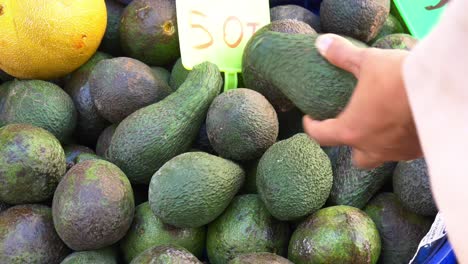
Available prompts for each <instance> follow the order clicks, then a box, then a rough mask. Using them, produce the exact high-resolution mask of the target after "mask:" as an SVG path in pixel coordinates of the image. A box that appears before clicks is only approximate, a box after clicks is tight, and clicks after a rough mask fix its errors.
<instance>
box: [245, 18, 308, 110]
mask: <svg viewBox="0 0 468 264" xmlns="http://www.w3.org/2000/svg"><path fill="white" fill-rule="evenodd" d="M268 31H272V32H282V33H285V34H310V35H316V32H315V30H313V29H312V28H311V27H310V26H309V25H307V24H306V23H304V22H301V21H297V20H291V19H287V20H277V21H273V22H272V23H271V24H269V25H267V26H265V27H263V28H261V29H260V30H259V31H258V32H257V33H256V34H255V36H259V35H260V36H261V35H262V34H263V32H268ZM246 51H247V49H246ZM253 60H255V57H252V58H251V57H250V55H249V54H246V53H245V52H244V58H243V62H242V64H243V65H242V76H243V80H244V84H245V85H246V87H247V88H249V89H253V90H255V91H257V92H259V93H261V94H262V95H263V96H265V97H266V98H267V99H268V101H269V102H270V103H271V104H272V105H273V107H274V108H275V109H276V111H278V112H285V111H288V110H290V109H292V108H293V107H294V104H293V103H292V102H291V101H290V100H289V99H288V98H287V97H286V96H285V95H284V94H283V92H282V91H281V89H280V87H278V85H277V84H276V83H274V82H272V81H271V80H270V79H269V78H265V76H264V73H263V72H260V71H259V69H258V68H257V67H256V66H255V65H253Z"/></svg>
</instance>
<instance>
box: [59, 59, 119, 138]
mask: <svg viewBox="0 0 468 264" xmlns="http://www.w3.org/2000/svg"><path fill="white" fill-rule="evenodd" d="M109 58H111V56H110V55H108V54H106V53H102V52H96V54H94V55H93V57H91V59H89V60H88V62H86V63H85V64H84V65H83V66H81V67H80V68H79V69H78V70H76V71H75V72H73V73H72V74H71V77H70V79H69V80H68V81H67V82H66V85H65V88H64V90H65V92H67V93H68V94H69V95H70V96H71V98H72V100H73V103H74V104H75V107H76V110H77V114H78V117H77V124H76V129H75V133H74V136H75V138H76V139H77V140H78V142H79V143H81V144H84V145H87V146H90V147H92V146H94V145H95V144H96V140H97V138H98V137H99V134H100V133H101V132H102V131H103V130H104V128H106V127H107V126H108V125H109V122H108V121H106V120H105V119H104V118H103V117H101V116H100V115H99V114H98V112H97V109H96V107H95V106H94V102H93V99H92V98H91V92H90V90H89V82H88V80H89V74H90V73H91V71H92V70H93V69H94V66H96V64H97V63H98V62H100V61H102V60H105V59H109Z"/></svg>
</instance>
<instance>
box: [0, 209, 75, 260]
mask: <svg viewBox="0 0 468 264" xmlns="http://www.w3.org/2000/svg"><path fill="white" fill-rule="evenodd" d="M0 248H1V251H0V263H5V264H6V263H8V264H24V263H60V261H62V260H63V259H64V258H65V257H66V256H67V255H68V253H69V252H70V250H69V249H68V248H67V246H66V245H65V244H64V243H63V242H62V240H60V238H59V236H58V235H57V233H56V232H55V229H54V223H53V221H52V210H51V209H50V208H49V207H47V206H45V205H38V204H27V205H17V206H13V207H11V208H9V209H8V210H6V211H3V212H1V213H0Z"/></svg>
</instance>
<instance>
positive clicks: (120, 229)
mask: <svg viewBox="0 0 468 264" xmlns="http://www.w3.org/2000/svg"><path fill="white" fill-rule="evenodd" d="M52 208H53V217H54V224H55V228H56V230H57V233H58V234H59V236H60V238H62V240H63V241H64V242H65V243H66V244H67V245H68V246H69V247H70V248H72V249H73V250H94V249H99V248H103V247H106V246H110V245H112V244H114V243H115V242H117V241H119V240H120V239H121V238H122V237H123V236H124V235H125V234H126V233H127V230H128V229H129V227H130V225H131V223H132V219H133V213H134V209H135V203H134V199H133V191H132V187H131V185H130V182H129V181H128V179H127V177H125V174H124V173H123V172H122V171H121V170H120V169H119V168H117V166H115V165H114V164H112V163H109V162H107V161H103V160H89V161H84V162H81V163H79V164H77V165H75V166H74V167H73V168H72V169H71V170H70V171H68V173H67V174H66V175H65V177H63V179H62V181H60V183H59V185H58V187H57V190H56V191H55V195H54V200H53V207H52Z"/></svg>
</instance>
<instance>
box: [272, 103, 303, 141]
mask: <svg viewBox="0 0 468 264" xmlns="http://www.w3.org/2000/svg"><path fill="white" fill-rule="evenodd" d="M303 117H304V114H303V113H302V112H301V110H299V109H297V107H294V108H293V109H291V110H289V111H287V112H278V122H279V134H278V139H279V140H283V139H288V138H290V137H292V136H294V135H296V134H299V133H304V128H303V126H302V118H303Z"/></svg>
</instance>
